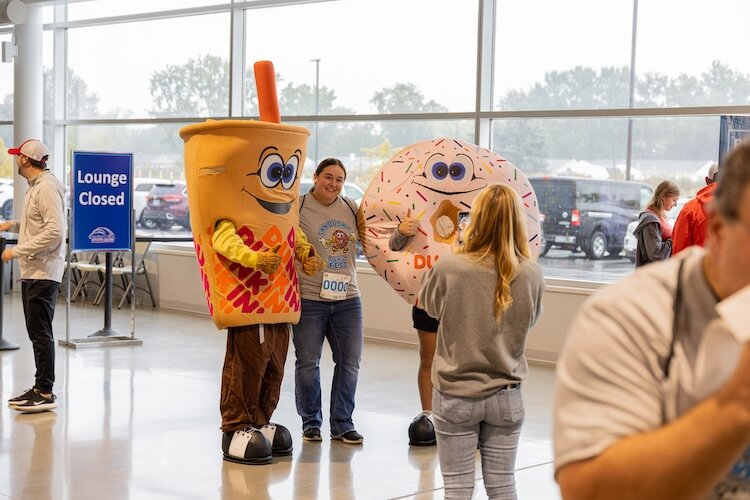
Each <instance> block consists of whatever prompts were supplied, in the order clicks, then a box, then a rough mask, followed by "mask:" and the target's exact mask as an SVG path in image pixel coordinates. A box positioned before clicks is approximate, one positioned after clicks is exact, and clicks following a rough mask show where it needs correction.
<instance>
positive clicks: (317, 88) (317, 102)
mask: <svg viewBox="0 0 750 500" xmlns="http://www.w3.org/2000/svg"><path fill="white" fill-rule="evenodd" d="M310 62H314V63H315V117H316V119H315V149H313V155H314V158H313V161H314V162H315V164H316V165H317V163H318V120H317V117H318V115H319V114H320V59H310Z"/></svg>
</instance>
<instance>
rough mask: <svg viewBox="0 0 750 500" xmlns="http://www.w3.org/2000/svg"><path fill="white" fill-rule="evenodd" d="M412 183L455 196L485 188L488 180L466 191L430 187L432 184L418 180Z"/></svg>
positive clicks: (435, 191)
mask: <svg viewBox="0 0 750 500" xmlns="http://www.w3.org/2000/svg"><path fill="white" fill-rule="evenodd" d="M412 183H413V184H416V185H417V186H421V187H423V188H425V189H429V190H430V191H432V192H434V193H439V194H444V195H447V196H453V195H457V194H466V193H473V192H474V191H479V190H480V189H484V188H485V187H486V186H487V182H482V185H481V186H477V187H474V188H471V189H468V190H466V191H443V190H441V189H436V188H434V187H430V186H428V185H426V184H422V183H421V182H417V181H416V180H413V181H412ZM472 184H474V183H472Z"/></svg>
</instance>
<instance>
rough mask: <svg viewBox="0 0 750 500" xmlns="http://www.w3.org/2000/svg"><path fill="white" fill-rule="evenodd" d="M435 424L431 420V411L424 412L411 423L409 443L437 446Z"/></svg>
mask: <svg viewBox="0 0 750 500" xmlns="http://www.w3.org/2000/svg"><path fill="white" fill-rule="evenodd" d="M436 443H437V439H436V438H435V426H434V425H433V424H432V420H430V416H429V413H427V412H422V413H420V414H419V415H417V416H416V417H415V418H414V420H412V421H411V424H409V445H411V446H435V444H436Z"/></svg>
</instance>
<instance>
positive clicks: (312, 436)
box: [302, 427, 323, 441]
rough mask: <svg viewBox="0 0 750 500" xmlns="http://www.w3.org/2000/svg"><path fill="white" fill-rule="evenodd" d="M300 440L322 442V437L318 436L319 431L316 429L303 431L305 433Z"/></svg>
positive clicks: (311, 428)
mask: <svg viewBox="0 0 750 500" xmlns="http://www.w3.org/2000/svg"><path fill="white" fill-rule="evenodd" d="M302 439H304V440H305V441H323V437H322V436H321V435H320V429H318V428H317V427H310V428H308V429H305V432H303V433H302Z"/></svg>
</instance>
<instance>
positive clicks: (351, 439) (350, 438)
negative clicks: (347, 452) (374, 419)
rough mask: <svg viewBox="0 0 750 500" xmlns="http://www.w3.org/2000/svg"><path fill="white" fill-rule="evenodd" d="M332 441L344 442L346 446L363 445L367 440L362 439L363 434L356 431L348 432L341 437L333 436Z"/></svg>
mask: <svg viewBox="0 0 750 500" xmlns="http://www.w3.org/2000/svg"><path fill="white" fill-rule="evenodd" d="M331 439H333V440H334V441H343V442H345V443H346V444H362V441H364V440H365V438H363V437H362V434H360V433H359V432H357V431H355V430H354V429H352V430H350V431H347V432H345V433H343V434H341V435H339V436H331Z"/></svg>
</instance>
